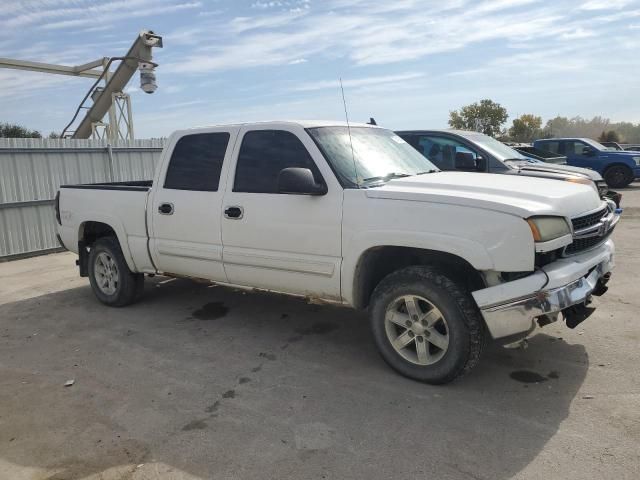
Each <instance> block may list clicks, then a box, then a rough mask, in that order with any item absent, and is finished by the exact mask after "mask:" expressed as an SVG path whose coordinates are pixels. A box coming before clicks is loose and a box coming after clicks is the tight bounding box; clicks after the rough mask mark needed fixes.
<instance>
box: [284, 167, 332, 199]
mask: <svg viewBox="0 0 640 480" xmlns="http://www.w3.org/2000/svg"><path fill="white" fill-rule="evenodd" d="M278 193H291V194H295V195H325V194H326V193H327V186H326V185H325V184H319V183H316V180H315V178H313V173H312V172H311V170H309V169H308V168H297V167H295V168H294V167H290V168H284V169H282V170H280V173H279V174H278Z"/></svg>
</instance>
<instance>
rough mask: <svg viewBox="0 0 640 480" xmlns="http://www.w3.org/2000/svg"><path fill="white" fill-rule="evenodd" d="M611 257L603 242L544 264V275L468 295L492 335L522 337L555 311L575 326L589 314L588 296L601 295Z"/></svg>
mask: <svg viewBox="0 0 640 480" xmlns="http://www.w3.org/2000/svg"><path fill="white" fill-rule="evenodd" d="M614 253H615V247H614V245H613V242H612V241H611V240H607V241H606V242H605V243H603V244H602V245H600V246H599V247H597V248H595V249H593V250H590V251H588V252H585V253H583V254H581V255H576V256H573V257H570V258H563V259H561V260H557V261H556V262H553V263H551V264H549V265H547V266H545V267H544V270H545V272H546V275H545V273H543V272H541V271H536V272H535V273H533V274H531V275H529V276H527V277H524V278H521V279H518V280H514V281H512V282H505V283H502V284H499V285H495V286H493V287H488V288H484V289H482V290H477V291H475V292H473V298H474V299H475V301H476V303H477V304H478V307H480V311H481V313H482V316H483V317H484V320H485V322H486V324H487V328H488V329H489V332H490V333H491V336H492V337H493V338H496V339H497V338H504V337H509V336H512V335H517V334H523V333H525V334H526V333H528V332H531V331H532V330H533V329H534V328H535V320H536V319H538V318H540V319H541V320H543V321H544V323H549V322H550V321H553V319H554V317H557V314H558V313H560V312H563V313H564V315H565V318H566V320H567V325H569V326H570V327H571V326H575V325H577V324H578V323H580V322H581V321H582V320H584V319H585V318H586V317H588V316H589V315H590V314H591V312H592V311H593V309H587V308H586V305H588V303H589V301H590V298H591V295H599V294H600V295H601V294H602V293H604V292H605V291H606V288H605V287H604V284H605V283H606V281H607V280H608V279H609V276H610V274H611V270H612V269H613V267H614V259H613V257H614ZM541 323H543V322H541Z"/></svg>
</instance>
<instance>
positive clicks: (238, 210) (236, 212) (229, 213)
mask: <svg viewBox="0 0 640 480" xmlns="http://www.w3.org/2000/svg"><path fill="white" fill-rule="evenodd" d="M224 216H225V217H226V218H230V219H231V220H240V219H241V218H242V217H243V216H244V209H243V208H242V207H236V206H234V207H227V208H225V209H224Z"/></svg>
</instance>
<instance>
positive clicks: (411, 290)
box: [371, 266, 484, 384]
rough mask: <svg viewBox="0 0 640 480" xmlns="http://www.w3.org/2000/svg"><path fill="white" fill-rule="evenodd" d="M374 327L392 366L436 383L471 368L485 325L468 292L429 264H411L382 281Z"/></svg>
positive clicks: (373, 315)
mask: <svg viewBox="0 0 640 480" xmlns="http://www.w3.org/2000/svg"><path fill="white" fill-rule="evenodd" d="M371 327H372V331H373V336H374V339H375V342H376V345H377V347H378V350H379V351H380V354H381V355H382V358H383V359H384V360H385V361H386V362H387V363H388V364H389V365H390V366H391V367H392V368H393V369H395V370H396V371H398V372H399V373H401V374H402V375H404V376H407V377H409V378H413V379H415V380H419V381H422V382H426V383H432V384H442V383H448V382H451V381H452V380H454V379H455V378H457V377H459V376H461V375H464V374H465V373H466V372H468V371H470V370H471V369H472V368H473V367H474V366H475V365H476V364H477V363H478V361H479V359H480V354H481V351H482V346H483V344H484V324H483V322H482V319H481V317H480V313H479V311H478V309H477V307H476V306H475V304H474V302H473V300H472V299H471V297H470V296H469V294H468V293H467V292H466V291H465V290H464V289H462V288H461V287H459V286H458V285H457V284H456V283H455V282H453V281H452V280H451V279H449V278H448V277H446V276H445V275H443V274H442V273H440V272H438V271H437V270H435V269H433V268H430V267H421V266H419V267H408V268H405V269H402V270H399V271H397V272H394V273H392V274H390V275H388V276H387V277H386V278H385V279H383V280H382V282H380V284H379V285H378V286H377V287H376V289H375V291H374V293H373V298H372V302H371Z"/></svg>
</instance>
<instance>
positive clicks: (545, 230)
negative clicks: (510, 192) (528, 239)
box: [527, 217, 571, 242]
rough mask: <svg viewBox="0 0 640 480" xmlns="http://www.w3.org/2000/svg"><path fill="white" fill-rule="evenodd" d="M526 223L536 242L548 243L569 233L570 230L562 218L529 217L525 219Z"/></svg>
mask: <svg viewBox="0 0 640 480" xmlns="http://www.w3.org/2000/svg"><path fill="white" fill-rule="evenodd" d="M527 223H528V224H529V227H530V228H531V233H532V234H533V239H534V240H535V241H536V242H548V241H549V240H554V239H556V238H560V237H563V236H564V235H569V234H570V233H571V228H569V224H568V223H567V221H566V220H565V219H564V218H563V217H531V218H528V219H527Z"/></svg>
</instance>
